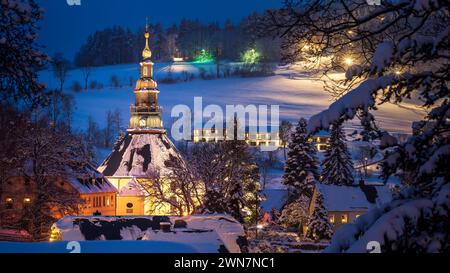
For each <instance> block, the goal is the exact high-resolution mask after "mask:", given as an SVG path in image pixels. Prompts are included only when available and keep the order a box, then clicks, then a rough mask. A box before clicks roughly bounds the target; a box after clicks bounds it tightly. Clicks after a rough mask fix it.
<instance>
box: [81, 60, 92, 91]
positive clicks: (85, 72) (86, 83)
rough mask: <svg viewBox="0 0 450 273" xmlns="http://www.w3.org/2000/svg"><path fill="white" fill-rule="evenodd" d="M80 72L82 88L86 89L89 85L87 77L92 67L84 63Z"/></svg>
mask: <svg viewBox="0 0 450 273" xmlns="http://www.w3.org/2000/svg"><path fill="white" fill-rule="evenodd" d="M81 72H82V73H83V79H84V90H87V89H88V85H89V78H90V77H91V74H92V67H91V66H90V65H88V64H86V65H85V66H83V67H82V68H81Z"/></svg>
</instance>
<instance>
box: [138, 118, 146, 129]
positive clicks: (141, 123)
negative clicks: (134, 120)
mask: <svg viewBox="0 0 450 273" xmlns="http://www.w3.org/2000/svg"><path fill="white" fill-rule="evenodd" d="M139 126H140V127H142V128H144V127H146V126H147V122H146V121H145V119H141V120H140V121H139Z"/></svg>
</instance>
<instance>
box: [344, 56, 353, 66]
mask: <svg viewBox="0 0 450 273" xmlns="http://www.w3.org/2000/svg"><path fill="white" fill-rule="evenodd" d="M344 63H345V64H346V65H348V66H350V65H352V64H353V59H352V58H350V57H347V58H345V59H344Z"/></svg>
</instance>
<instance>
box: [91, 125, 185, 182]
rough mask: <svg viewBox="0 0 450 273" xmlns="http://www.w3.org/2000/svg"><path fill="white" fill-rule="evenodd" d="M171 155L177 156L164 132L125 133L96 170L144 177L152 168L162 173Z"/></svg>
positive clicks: (120, 175)
mask: <svg viewBox="0 0 450 273" xmlns="http://www.w3.org/2000/svg"><path fill="white" fill-rule="evenodd" d="M171 156H172V157H179V155H178V151H177V149H176V148H175V146H174V145H173V143H172V142H171V141H170V139H169V138H168V137H167V135H166V134H149V133H148V134H126V135H125V136H124V137H122V138H121V139H120V140H119V141H118V142H117V143H116V145H115V147H114V150H113V151H112V153H111V154H110V155H109V156H108V158H107V159H106V160H105V161H104V162H103V163H102V165H101V166H100V167H99V168H98V170H99V171H100V172H101V173H103V175H105V176H116V177H131V176H135V177H145V176H148V173H149V172H150V171H152V170H158V171H159V172H160V174H161V175H164V174H165V173H166V172H167V169H166V165H165V162H166V161H168V160H169V159H170V158H171Z"/></svg>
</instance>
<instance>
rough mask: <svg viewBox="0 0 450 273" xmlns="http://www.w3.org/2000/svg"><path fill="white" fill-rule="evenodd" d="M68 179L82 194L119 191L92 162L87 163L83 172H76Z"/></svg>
mask: <svg viewBox="0 0 450 273" xmlns="http://www.w3.org/2000/svg"><path fill="white" fill-rule="evenodd" d="M67 180H68V182H69V183H70V184H71V185H72V186H73V187H74V188H75V189H76V190H77V191H78V192H79V193H81V194H89V193H102V192H105V193H106V192H114V193H115V192H117V190H116V188H115V187H114V186H113V185H112V184H111V183H110V182H109V181H108V179H107V178H106V177H104V176H103V175H102V174H101V173H100V172H99V171H97V170H96V169H95V168H94V167H93V166H92V165H90V164H88V165H86V167H85V168H84V172H83V173H81V174H80V173H78V174H75V173H74V174H73V175H71V176H69V178H68V179H67Z"/></svg>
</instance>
